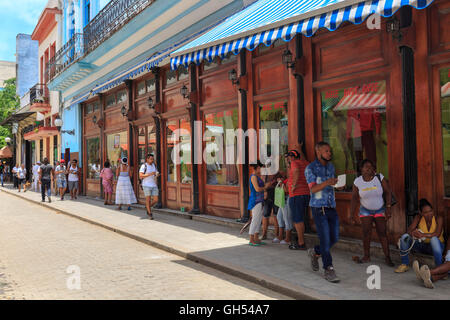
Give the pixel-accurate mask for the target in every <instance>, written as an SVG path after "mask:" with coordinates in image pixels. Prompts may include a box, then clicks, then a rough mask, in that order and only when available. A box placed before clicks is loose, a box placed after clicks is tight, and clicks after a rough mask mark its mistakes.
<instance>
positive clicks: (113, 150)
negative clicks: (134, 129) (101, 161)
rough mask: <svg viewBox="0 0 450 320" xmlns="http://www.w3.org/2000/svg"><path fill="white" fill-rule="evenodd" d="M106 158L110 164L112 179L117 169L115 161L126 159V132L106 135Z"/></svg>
mask: <svg viewBox="0 0 450 320" xmlns="http://www.w3.org/2000/svg"><path fill="white" fill-rule="evenodd" d="M106 156H107V159H108V160H109V162H110V163H111V169H112V170H113V173H114V178H115V175H116V169H117V160H119V159H122V158H123V157H127V158H128V134H127V132H126V131H124V132H118V133H112V134H108V135H107V136H106Z"/></svg>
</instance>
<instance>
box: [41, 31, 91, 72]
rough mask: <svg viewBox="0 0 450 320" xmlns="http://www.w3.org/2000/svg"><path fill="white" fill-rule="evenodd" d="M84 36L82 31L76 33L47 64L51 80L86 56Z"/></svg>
mask: <svg viewBox="0 0 450 320" xmlns="http://www.w3.org/2000/svg"><path fill="white" fill-rule="evenodd" d="M84 53H85V50H84V37H83V34H82V33H75V34H74V35H73V36H72V38H71V39H70V40H69V41H67V43H66V44H65V45H64V46H62V48H61V49H59V50H58V52H56V54H55V56H54V57H52V58H51V59H50V60H49V62H48V63H47V65H46V75H47V79H48V80H49V81H51V80H52V79H54V78H55V77H56V76H57V75H59V74H60V73H61V72H63V71H64V70H66V69H67V68H68V67H69V66H71V65H72V64H73V63H74V62H75V61H77V60H78V59H80V58H81V57H82V56H84Z"/></svg>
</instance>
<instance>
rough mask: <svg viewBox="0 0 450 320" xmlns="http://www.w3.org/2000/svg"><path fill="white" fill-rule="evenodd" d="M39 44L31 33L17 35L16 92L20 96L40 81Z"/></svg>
mask: <svg viewBox="0 0 450 320" xmlns="http://www.w3.org/2000/svg"><path fill="white" fill-rule="evenodd" d="M38 45H39V44H38V41H35V40H32V39H31V35H28V34H23V33H19V34H18V35H17V37H16V65H17V79H16V93H17V95H18V96H19V97H22V96H23V95H24V94H25V93H27V92H28V90H30V88H31V87H33V86H34V85H35V84H36V83H38V81H39V64H38V63H39V62H38V61H39V59H38Z"/></svg>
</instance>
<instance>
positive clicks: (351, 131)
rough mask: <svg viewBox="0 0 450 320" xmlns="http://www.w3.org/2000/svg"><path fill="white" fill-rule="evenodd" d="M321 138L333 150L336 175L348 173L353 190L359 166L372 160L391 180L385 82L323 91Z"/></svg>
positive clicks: (348, 187) (347, 187) (349, 189)
mask: <svg viewBox="0 0 450 320" xmlns="http://www.w3.org/2000/svg"><path fill="white" fill-rule="evenodd" d="M321 98H322V137H323V140H324V141H327V142H328V143H329V144H330V145H331V147H332V148H333V164H334V166H335V167H336V174H337V175H338V174H343V173H346V174H347V186H346V188H345V191H351V188H352V185H353V181H354V179H355V178H356V176H357V175H358V164H359V163H360V162H361V161H362V160H363V159H370V160H372V161H373V162H374V163H375V165H376V167H377V172H381V173H382V174H383V175H384V176H386V177H389V172H388V157H387V135H386V81H378V82H371V83H364V84H361V85H359V86H354V87H350V88H342V89H338V90H328V91H323V92H321Z"/></svg>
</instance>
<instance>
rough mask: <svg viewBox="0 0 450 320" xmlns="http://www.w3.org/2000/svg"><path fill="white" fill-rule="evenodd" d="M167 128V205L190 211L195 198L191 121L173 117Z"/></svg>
mask: <svg viewBox="0 0 450 320" xmlns="http://www.w3.org/2000/svg"><path fill="white" fill-rule="evenodd" d="M165 129H166V130H165V131H166V137H165V147H166V148H165V160H166V161H165V170H164V171H165V173H166V177H165V178H166V196H165V200H166V205H167V207H169V208H171V209H177V210H178V209H180V210H183V209H182V208H184V210H185V211H188V210H189V209H190V208H191V207H192V200H193V194H192V164H190V159H191V143H190V133H191V128H190V123H189V120H187V119H171V120H168V121H166V128H165Z"/></svg>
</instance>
